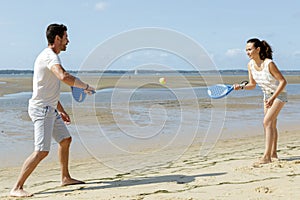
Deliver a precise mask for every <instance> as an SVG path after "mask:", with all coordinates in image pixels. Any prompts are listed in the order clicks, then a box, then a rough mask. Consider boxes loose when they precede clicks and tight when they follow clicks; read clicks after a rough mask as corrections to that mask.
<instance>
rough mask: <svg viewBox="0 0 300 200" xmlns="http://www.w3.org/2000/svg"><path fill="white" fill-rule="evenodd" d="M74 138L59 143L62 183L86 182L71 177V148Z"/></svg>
mask: <svg viewBox="0 0 300 200" xmlns="http://www.w3.org/2000/svg"><path fill="white" fill-rule="evenodd" d="M71 141H72V138H71V137H69V138H65V139H63V140H62V141H61V142H60V143H59V147H58V156H59V161H60V166H61V175H62V181H61V184H62V185H63V186H65V185H75V184H84V182H82V181H79V180H76V179H73V178H71V175H70V173H69V149H70V144H71Z"/></svg>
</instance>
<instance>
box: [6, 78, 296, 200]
mask: <svg viewBox="0 0 300 200" xmlns="http://www.w3.org/2000/svg"><path fill="white" fill-rule="evenodd" d="M148 78H149V79H153V81H155V80H156V79H154V78H151V77H148ZM244 78H245V77H235V79H236V81H240V80H243V79H244ZM224 79H225V80H224V81H225V82H231V81H233V79H232V77H231V78H230V77H225V78H224ZM89 80H91V81H93V82H95V83H96V82H97V81H98V80H97V79H96V78H94V79H92V78H89ZM117 80H118V78H116V77H115V78H113V77H110V78H107V80H106V81H104V80H103V79H102V80H101V81H104V82H103V83H102V84H99V85H98V84H97V85H98V86H97V88H98V89H100V88H101V87H102V88H105V87H111V86H113V85H114V84H115V83H116V81H117ZM130 80H132V78H131V79H130ZM288 80H289V83H291V82H292V81H294V82H295V83H296V82H298V77H294V79H292V78H289V79H288ZM0 81H2V82H7V84H5V85H6V86H5V87H7V88H6V89H4V90H2V89H1V93H0V95H3V94H9V93H16V92H24V91H31V78H25V79H23V78H22V79H21V80H20V79H18V78H1V79H0ZM139 81H141V82H142V81H145V77H144V79H139V80H135V81H128V82H127V84H128V85H126V87H132V86H134V85H136V84H138V82H139ZM168 81H171V82H172V81H173V84H174V87H180V86H181V85H182V84H181V83H178V82H176V79H175V78H174V79H173V80H172V78H171V79H168ZM189 81H190V82H191V84H192V85H193V86H200V85H203V81H201V80H199V79H197V77H190V78H189ZM234 81H235V80H234ZM20 84H22V87H20ZM1 87H2V86H1ZM27 89H28V90H27ZM62 90H66V91H68V90H69V88H67V87H66V86H64V87H63V88H62ZM237 106H238V105H237ZM103 117H104V118H105V120H107V123H112V121H111V120H113V119H111V118H107V117H105V116H103ZM81 123H83V124H84V123H85V122H84V120H83V121H82V122H81ZM86 123H87V121H86ZM253 131H259V132H262V131H261V127H260V126H259V127H258V128H257V130H253ZM299 132H300V130H299V129H298V128H297V127H295V128H294V130H288V131H285V130H281V132H280V136H279V148H278V155H279V157H280V159H279V160H278V161H274V162H272V163H270V164H266V165H261V166H258V167H253V165H252V164H253V163H254V162H255V161H257V159H258V158H259V157H261V155H262V152H263V150H264V135H263V133H262V134H261V135H258V136H253V137H243V138H234V139H225V140H218V142H217V143H216V146H215V147H214V148H213V149H212V150H211V151H210V152H209V154H208V155H206V156H203V155H200V149H201V142H200V140H199V139H197V138H195V140H194V141H193V144H191V145H190V147H189V148H188V149H187V150H186V149H183V151H182V152H184V153H183V154H180V155H176V154H177V153H178V150H179V151H180V148H186V146H180V145H178V146H177V147H176V150H175V149H174V151H172V149H169V150H168V151H166V152H165V153H163V154H160V155H159V159H158V160H160V161H161V160H164V159H165V160H169V158H170V157H173V158H177V159H173V160H171V161H167V162H155V160H156V158H154V157H151V156H149V157H148V156H147V150H146V149H144V150H143V151H145V152H144V153H145V156H141V155H142V154H143V152H140V154H139V155H134V154H131V155H124V156H114V157H111V155H107V157H106V158H105V159H107V162H101V161H99V160H97V159H95V158H93V157H91V156H90V155H88V154H86V155H87V156H86V157H85V158H78V157H76V155H74V154H72V152H74V149H76V148H79V149H80V148H81V149H84V148H83V146H82V144H76V145H74V144H73V145H72V146H71V157H70V172H71V175H72V176H73V177H74V178H77V179H80V180H83V181H85V182H86V184H82V185H73V186H65V187H61V186H60V167H59V163H58V162H55V161H52V160H51V161H47V158H46V160H44V161H43V162H42V163H41V164H40V165H39V166H38V168H37V169H36V170H35V171H34V173H33V174H32V175H31V176H30V177H29V179H28V180H27V182H26V184H25V190H27V191H29V192H32V193H34V197H31V198H28V199H62V198H63V199H91V200H102V199H103V200H110V199H111V200H113V199H117V200H129V199H131V200H152V199H155V200H196V199H204V200H207V199H209V200H217V199H228V200H229V199H230V200H232V199H233V200H235V199H237V200H239V199H251V200H258V199H272V200H275V199H276V200H277V199H284V200H286V199H300V178H299V177H300V146H299V143H298V141H299V139H298V138H299V136H298V133H299ZM243 134H245V135H247V134H246V133H243ZM249 135H251V134H249ZM99 148H101V147H99ZM54 153H56V152H54ZM149 160H153V163H151V162H149ZM1 162H3V161H1ZM104 163H115V164H118V163H120V165H122V166H124V168H123V170H121V171H120V170H116V169H113V168H111V167H109V166H107V165H105V164H104ZM143 163H147V165H144V164H143ZM149 163H151V164H149ZM126 165H128V166H136V167H135V168H134V169H130V170H126V167H125V166H126ZM20 167H21V166H16V167H2V168H0V199H18V198H12V197H9V196H8V194H9V191H10V189H11V187H12V186H13V185H14V183H15V181H16V179H17V176H18V174H19V171H20Z"/></svg>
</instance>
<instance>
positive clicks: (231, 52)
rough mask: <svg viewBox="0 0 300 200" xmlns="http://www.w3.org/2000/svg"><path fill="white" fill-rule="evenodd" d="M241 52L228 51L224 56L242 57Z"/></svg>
mask: <svg viewBox="0 0 300 200" xmlns="http://www.w3.org/2000/svg"><path fill="white" fill-rule="evenodd" d="M242 54H243V51H242V50H241V49H228V50H227V51H226V53H225V55H226V56H228V57H235V56H239V55H242Z"/></svg>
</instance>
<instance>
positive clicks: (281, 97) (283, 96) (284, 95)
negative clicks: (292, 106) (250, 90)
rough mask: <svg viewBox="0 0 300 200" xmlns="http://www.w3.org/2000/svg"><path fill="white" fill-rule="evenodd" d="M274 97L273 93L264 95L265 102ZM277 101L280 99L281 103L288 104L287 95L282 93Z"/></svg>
mask: <svg viewBox="0 0 300 200" xmlns="http://www.w3.org/2000/svg"><path fill="white" fill-rule="evenodd" d="M272 95H273V93H271V94H264V101H265V100H267V99H269V98H270V97H271V96H272ZM276 99H279V100H280V101H282V102H285V103H286V102H288V98H287V93H286V92H281V93H280V94H279V95H278V97H277V98H276Z"/></svg>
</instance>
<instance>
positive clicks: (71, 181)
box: [61, 178, 85, 186]
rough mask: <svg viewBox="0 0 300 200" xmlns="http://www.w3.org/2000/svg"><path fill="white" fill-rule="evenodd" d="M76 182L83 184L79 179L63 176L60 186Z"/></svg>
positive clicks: (75, 183)
mask: <svg viewBox="0 0 300 200" xmlns="http://www.w3.org/2000/svg"><path fill="white" fill-rule="evenodd" d="M77 184H85V182H83V181H79V180H76V179H73V178H65V179H64V180H63V181H62V182H61V185H62V186H67V185H77Z"/></svg>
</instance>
